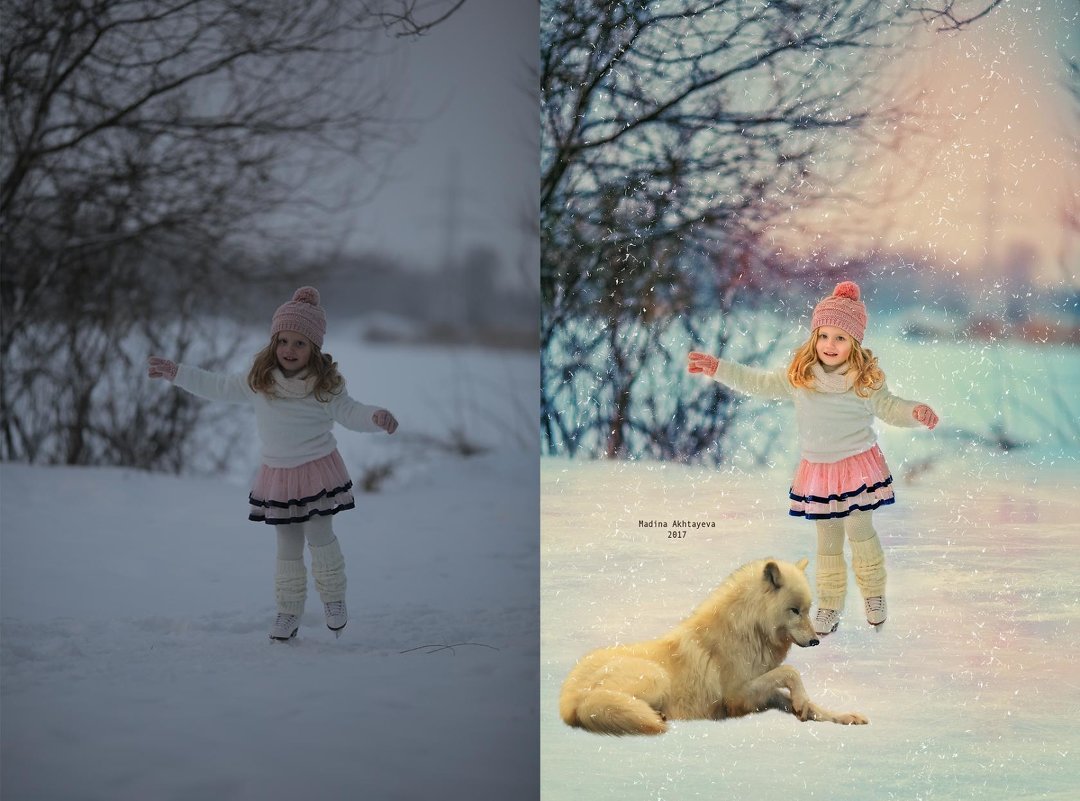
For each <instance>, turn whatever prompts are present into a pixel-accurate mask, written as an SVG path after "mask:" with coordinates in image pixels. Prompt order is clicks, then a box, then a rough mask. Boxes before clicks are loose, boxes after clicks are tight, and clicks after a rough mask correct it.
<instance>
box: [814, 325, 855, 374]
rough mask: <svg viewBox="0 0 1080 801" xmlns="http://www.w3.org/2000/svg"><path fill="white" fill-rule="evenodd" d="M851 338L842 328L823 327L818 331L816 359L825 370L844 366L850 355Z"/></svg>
mask: <svg viewBox="0 0 1080 801" xmlns="http://www.w3.org/2000/svg"><path fill="white" fill-rule="evenodd" d="M851 341H852V340H851V337H850V336H848V334H847V332H846V331H844V330H843V329H842V328H834V327H833V326H831V325H823V326H821V328H819V329H818V335H817V343H816V347H817V357H818V359H819V360H820V361H821V363H822V364H823V365H825V367H826V368H834V367H839V366H840V365H842V364H845V363H846V362H847V360H848V357H849V356H850V355H851Z"/></svg>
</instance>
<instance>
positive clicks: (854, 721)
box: [836, 712, 870, 726]
mask: <svg viewBox="0 0 1080 801" xmlns="http://www.w3.org/2000/svg"><path fill="white" fill-rule="evenodd" d="M836 722H837V723H842V724H843V725H845V726H865V725H866V724H867V723H869V722H870V720H869V719H868V718H865V717H863V716H862V715H860V714H859V713H858V712H845V713H843V714H840V715H837V716H836Z"/></svg>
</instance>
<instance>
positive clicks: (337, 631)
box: [327, 623, 349, 640]
mask: <svg viewBox="0 0 1080 801" xmlns="http://www.w3.org/2000/svg"><path fill="white" fill-rule="evenodd" d="M347 625H349V624H348V623H346V624H345V626H347ZM345 626H339V627H338V628H336V629H331V628H330V627H329V626H327V628H328V629H330V631H332V632H334V639H335V640H336V639H338V638H340V637H341V632H343V631H344V630H345Z"/></svg>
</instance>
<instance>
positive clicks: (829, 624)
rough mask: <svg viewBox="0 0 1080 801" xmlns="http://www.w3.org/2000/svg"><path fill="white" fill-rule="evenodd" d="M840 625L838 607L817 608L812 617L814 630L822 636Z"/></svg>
mask: <svg viewBox="0 0 1080 801" xmlns="http://www.w3.org/2000/svg"><path fill="white" fill-rule="evenodd" d="M839 627H840V610H839V609H820V608H819V609H818V610H817V615H816V616H815V617H814V631H815V632H816V633H818V634H820V635H821V636H822V637H824V636H825V635H826V634H832V633H833V632H834V631H836V630H837V629H838V628H839Z"/></svg>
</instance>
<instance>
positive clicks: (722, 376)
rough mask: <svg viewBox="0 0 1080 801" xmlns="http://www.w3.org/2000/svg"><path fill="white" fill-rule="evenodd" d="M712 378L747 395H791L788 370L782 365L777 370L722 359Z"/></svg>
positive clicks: (779, 396)
mask: <svg viewBox="0 0 1080 801" xmlns="http://www.w3.org/2000/svg"><path fill="white" fill-rule="evenodd" d="M712 379H713V381H716V382H717V383H720V384H723V385H725V386H728V387H731V388H732V389H734V390H738V391H739V392H744V393H746V394H747V395H758V396H761V397H766V398H789V397H791V383H790V382H789V381H788V379H787V370H786V369H785V368H782V367H781V368H777V369H775V370H762V369H761V368H758V367H747V366H746V365H745V364H738V363H737V362H729V361H725V360H724V359H720V363H719V364H718V365H717V367H716V373H715V374H714V375H713V377H712Z"/></svg>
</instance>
